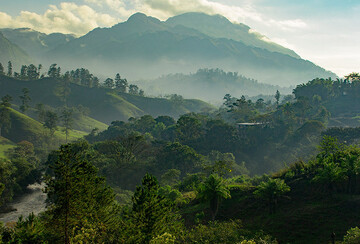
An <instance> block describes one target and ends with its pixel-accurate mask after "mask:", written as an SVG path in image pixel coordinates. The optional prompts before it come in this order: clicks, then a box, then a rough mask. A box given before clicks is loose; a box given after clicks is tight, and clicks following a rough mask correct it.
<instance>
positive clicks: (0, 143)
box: [0, 136, 16, 158]
mask: <svg viewBox="0 0 360 244" xmlns="http://www.w3.org/2000/svg"><path fill="white" fill-rule="evenodd" d="M15 146H16V145H15V144H14V143H13V142H11V141H9V140H8V139H6V138H4V137H1V136H0V158H7V156H6V152H7V151H8V150H9V149H11V148H14V147H15Z"/></svg>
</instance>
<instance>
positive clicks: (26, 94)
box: [19, 88, 31, 113]
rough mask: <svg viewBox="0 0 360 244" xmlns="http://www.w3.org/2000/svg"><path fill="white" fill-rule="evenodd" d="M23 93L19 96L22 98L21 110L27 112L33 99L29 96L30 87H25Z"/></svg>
mask: <svg viewBox="0 0 360 244" xmlns="http://www.w3.org/2000/svg"><path fill="white" fill-rule="evenodd" d="M22 93H23V94H22V95H21V96H19V98H20V100H21V105H20V111H21V112H23V113H25V112H26V111H27V110H28V109H29V108H30V105H29V102H30V101H31V98H30V96H29V89H28V88H23V89H22Z"/></svg>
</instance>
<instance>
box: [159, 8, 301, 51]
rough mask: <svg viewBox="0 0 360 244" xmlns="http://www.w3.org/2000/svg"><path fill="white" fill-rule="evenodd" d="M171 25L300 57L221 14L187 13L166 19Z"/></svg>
mask: <svg viewBox="0 0 360 244" xmlns="http://www.w3.org/2000/svg"><path fill="white" fill-rule="evenodd" d="M166 23H167V24H169V25H171V26H177V25H182V26H185V27H188V28H192V29H195V30H198V31H200V32H202V33H204V34H206V35H208V36H210V37H214V38H227V39H232V40H235V41H239V42H242V43H244V44H246V45H248V46H254V47H258V48H262V49H266V50H269V51H271V52H278V53H282V54H286V55H289V56H292V57H294V58H300V56H299V55H297V54H296V53H295V52H294V51H292V50H290V49H288V48H285V47H283V46H281V45H279V44H277V43H275V42H271V41H269V40H268V38H267V37H266V36H263V35H261V34H260V33H257V32H254V31H252V30H251V29H250V27H249V26H247V25H244V24H234V23H231V22H230V21H229V20H228V19H226V18H225V17H223V16H221V15H215V16H210V15H207V14H204V13H185V14H181V15H178V16H175V17H172V18H169V19H168V20H167V21H166Z"/></svg>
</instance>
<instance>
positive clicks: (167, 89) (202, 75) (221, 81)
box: [136, 69, 294, 104]
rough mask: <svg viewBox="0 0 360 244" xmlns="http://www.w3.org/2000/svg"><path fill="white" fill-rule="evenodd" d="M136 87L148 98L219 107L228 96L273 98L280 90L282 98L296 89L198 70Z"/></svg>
mask: <svg viewBox="0 0 360 244" xmlns="http://www.w3.org/2000/svg"><path fill="white" fill-rule="evenodd" d="M136 83H137V84H138V85H139V86H140V87H142V88H143V89H145V90H146V92H147V94H151V95H161V94H172V93H176V94H180V95H182V96H184V97H188V98H192V97H196V98H199V99H201V100H204V101H207V102H210V103H213V104H220V103H222V102H223V97H224V95H225V94H231V95H233V96H235V97H241V96H242V95H247V96H257V95H259V94H261V95H268V96H269V95H271V96H274V94H275V93H276V91H277V90H279V91H280V93H281V94H283V95H286V94H291V92H292V89H293V88H294V87H286V88H285V87H280V86H274V85H270V84H264V83H259V82H258V81H257V80H254V79H251V78H247V77H244V76H242V75H239V74H238V73H236V72H225V71H223V70H221V69H199V70H198V71H196V72H195V73H190V74H182V73H177V74H169V75H164V76H161V77H159V78H156V79H153V80H139V81H136Z"/></svg>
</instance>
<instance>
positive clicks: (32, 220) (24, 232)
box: [9, 213, 49, 244]
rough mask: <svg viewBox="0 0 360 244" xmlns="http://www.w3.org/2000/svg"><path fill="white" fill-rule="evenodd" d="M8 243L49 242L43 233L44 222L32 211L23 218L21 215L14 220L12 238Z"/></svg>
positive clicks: (39, 243)
mask: <svg viewBox="0 0 360 244" xmlns="http://www.w3.org/2000/svg"><path fill="white" fill-rule="evenodd" d="M9 243H34V244H44V243H49V242H48V241H47V236H46V233H45V226H44V223H43V222H41V220H40V218H39V217H36V216H35V215H34V214H33V213H31V214H29V216H28V217H26V218H25V219H24V218H23V217H22V216H21V217H19V220H18V221H17V222H16V226H15V228H14V233H13V235H12V240H11V241H10V242H9Z"/></svg>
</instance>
